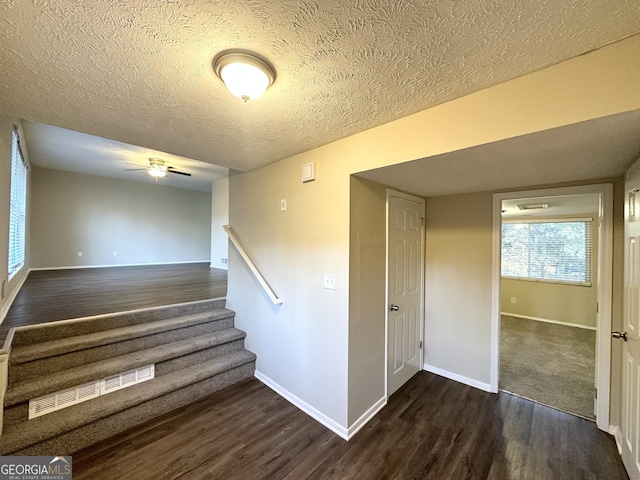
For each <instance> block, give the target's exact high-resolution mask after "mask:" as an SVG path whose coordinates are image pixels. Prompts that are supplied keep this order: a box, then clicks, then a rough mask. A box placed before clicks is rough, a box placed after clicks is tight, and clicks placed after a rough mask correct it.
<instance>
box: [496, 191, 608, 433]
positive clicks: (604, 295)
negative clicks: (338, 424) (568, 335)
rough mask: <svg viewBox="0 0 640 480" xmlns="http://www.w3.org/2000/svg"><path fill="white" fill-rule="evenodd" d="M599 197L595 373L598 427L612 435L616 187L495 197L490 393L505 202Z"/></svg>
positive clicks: (498, 349) (532, 192)
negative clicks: (614, 205)
mask: <svg viewBox="0 0 640 480" xmlns="http://www.w3.org/2000/svg"><path fill="white" fill-rule="evenodd" d="M583 194H597V195H599V197H600V212H599V227H600V228H599V234H600V235H599V238H598V261H597V265H598V270H597V277H596V282H597V285H598V290H597V305H598V307H597V308H598V315H597V319H596V371H595V380H596V388H597V392H598V400H597V404H596V424H597V426H598V428H599V429H600V430H604V431H605V432H608V431H609V404H610V400H611V398H610V397H611V315H612V312H611V308H612V295H613V284H612V281H613V184H611V183H606V184H596V185H581V186H577V187H563V188H547V189H540V190H527V191H518V192H508V193H496V194H494V195H493V228H492V237H493V238H492V274H491V284H492V298H491V380H490V386H491V392H494V393H497V392H498V389H499V385H498V382H499V379H500V261H501V259H500V256H501V252H500V243H501V231H502V229H501V226H502V201H503V200H512V199H518V198H535V197H552V196H563V195H583Z"/></svg>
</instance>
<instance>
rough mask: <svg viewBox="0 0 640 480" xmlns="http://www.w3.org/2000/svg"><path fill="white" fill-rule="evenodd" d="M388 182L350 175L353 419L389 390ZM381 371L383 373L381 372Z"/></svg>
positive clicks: (350, 411) (350, 309)
mask: <svg viewBox="0 0 640 480" xmlns="http://www.w3.org/2000/svg"><path fill="white" fill-rule="evenodd" d="M386 203H387V192H386V188H385V187H384V186H382V185H379V184H377V183H373V182H370V181H367V180H364V179H361V178H357V177H351V205H350V218H351V222H350V225H351V231H350V235H349V271H350V272H351V274H350V275H349V298H351V299H352V300H351V301H350V302H349V391H348V393H349V399H348V400H349V418H348V419H349V424H350V425H351V424H352V423H353V422H355V421H356V420H357V419H358V418H359V417H360V416H361V415H362V413H363V412H365V411H366V410H367V409H368V408H369V407H371V405H373V404H375V403H376V402H379V401H380V400H381V399H383V398H384V395H385V391H386V390H385V384H384V371H385V351H386V344H385V311H386V308H385V295H386V282H385V271H386V242H385V238H386ZM381 374H382V375H381Z"/></svg>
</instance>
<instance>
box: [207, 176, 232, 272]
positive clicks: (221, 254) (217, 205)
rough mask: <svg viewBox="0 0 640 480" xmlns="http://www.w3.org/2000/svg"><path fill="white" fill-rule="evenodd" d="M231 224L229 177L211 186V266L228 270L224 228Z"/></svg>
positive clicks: (226, 239) (226, 240) (227, 251)
mask: <svg viewBox="0 0 640 480" xmlns="http://www.w3.org/2000/svg"><path fill="white" fill-rule="evenodd" d="M228 224H229V177H224V178H221V179H219V180H216V181H215V182H213V183H212V184H211V266H212V267H216V268H224V269H227V267H228V262H227V263H223V261H222V259H223V258H224V259H225V260H228V258H229V240H228V238H227V233H226V232H225V231H224V229H223V228H222V227H223V226H224V225H228Z"/></svg>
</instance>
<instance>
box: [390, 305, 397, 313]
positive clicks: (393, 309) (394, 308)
mask: <svg viewBox="0 0 640 480" xmlns="http://www.w3.org/2000/svg"><path fill="white" fill-rule="evenodd" d="M389 310H391V311H392V312H397V311H398V310H400V307H399V306H398V305H391V306H390V307H389Z"/></svg>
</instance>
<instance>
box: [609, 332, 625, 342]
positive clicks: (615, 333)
mask: <svg viewBox="0 0 640 480" xmlns="http://www.w3.org/2000/svg"><path fill="white" fill-rule="evenodd" d="M611 336H612V337H613V338H621V339H623V340H624V341H625V342H626V341H627V332H622V333H620V332H611Z"/></svg>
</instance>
